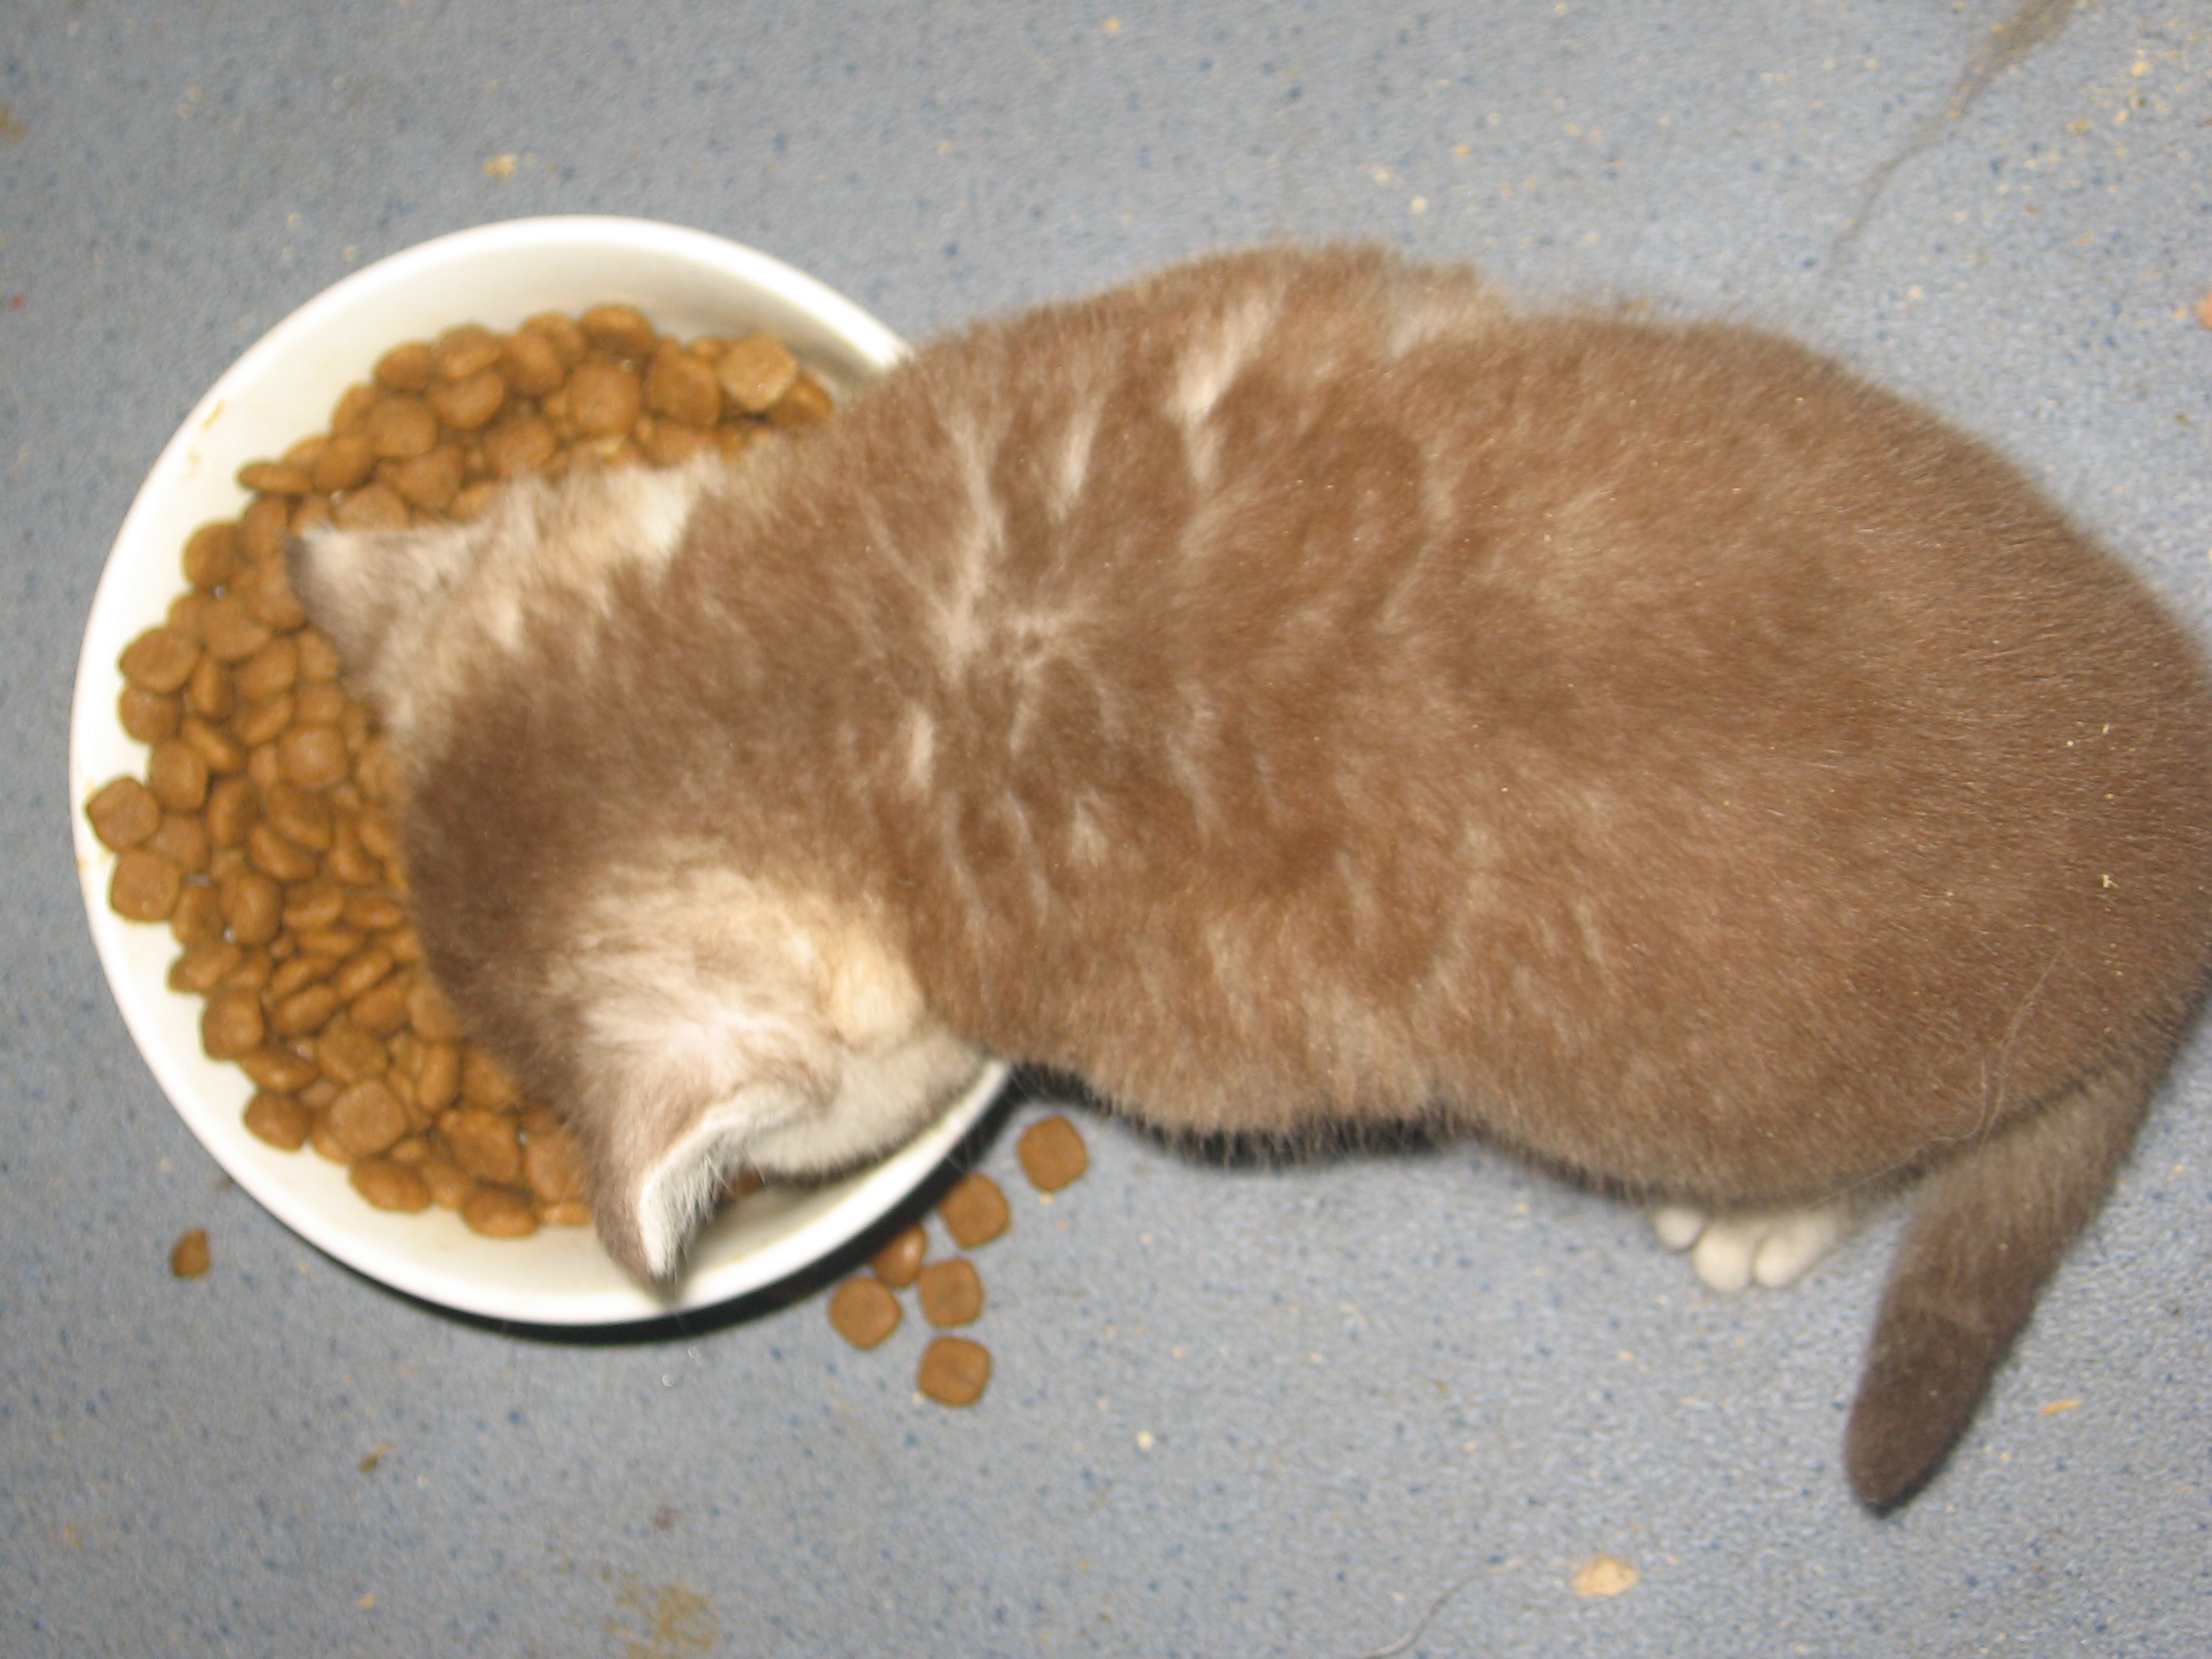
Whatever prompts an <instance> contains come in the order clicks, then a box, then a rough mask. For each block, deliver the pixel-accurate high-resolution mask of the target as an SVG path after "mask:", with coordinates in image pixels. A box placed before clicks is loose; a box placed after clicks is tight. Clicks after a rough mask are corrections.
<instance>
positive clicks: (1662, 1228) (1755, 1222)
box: [1651, 1203, 1852, 1296]
mask: <svg viewBox="0 0 2212 1659" xmlns="http://www.w3.org/2000/svg"><path fill="white" fill-rule="evenodd" d="M1851 1220H1852V1211H1851V1208H1850V1206H1848V1205H1846V1204H1840V1203H1836V1204H1820V1205H1814V1206H1811V1207H1808V1208H1805V1209H1788V1210H1766V1211H1739V1212H1737V1213H1735V1214H1730V1215H1712V1214H1708V1213H1707V1212H1706V1211H1704V1210H1701V1209H1694V1208H1692V1207H1691V1206H1690V1205H1688V1204H1661V1205H1659V1206H1657V1207H1656V1208H1654V1209H1653V1210H1652V1211H1651V1230H1652V1232H1654V1233H1656V1234H1657V1235H1659V1242H1660V1243H1662V1244H1664V1245H1665V1246H1666V1247H1667V1248H1668V1249H1670V1250H1677V1251H1679V1250H1688V1251H1689V1252H1690V1264H1691V1266H1693V1267H1694V1268H1696V1269H1697V1276H1698V1277H1699V1278H1701V1279H1703V1280H1704V1281H1705V1282H1706V1283H1707V1284H1708V1285H1709V1286H1711V1287H1712V1288H1713V1289H1714V1290H1717V1291H1719V1292H1721V1293H1722V1294H1723V1295H1729V1296H1732V1295H1734V1294H1735V1293H1736V1292H1737V1291H1739V1290H1742V1289H1744V1288H1745V1287H1746V1286H1747V1285H1750V1284H1751V1282H1752V1281H1754V1280H1756V1281H1757V1282H1758V1283H1760V1284H1763V1285H1766V1286H1768V1287H1769V1288H1770V1289H1777V1290H1778V1289H1780V1288H1781V1287H1782V1286H1784V1285H1786V1284H1794V1283H1795V1282H1796V1281H1797V1280H1798V1279H1799V1278H1801V1277H1802V1276H1803V1275H1804V1274H1805V1272H1807V1270H1809V1269H1810V1268H1811V1267H1812V1266H1813V1264H1814V1263H1815V1262H1818V1261H1819V1260H1820V1259H1821V1258H1822V1257H1823V1256H1825V1255H1826V1254H1827V1253H1828V1252H1829V1251H1830V1250H1832V1249H1834V1248H1835V1247H1836V1245H1837V1244H1839V1243H1841V1242H1842V1240H1843V1238H1844V1237H1845V1235H1848V1234H1849V1233H1850V1231H1851Z"/></svg>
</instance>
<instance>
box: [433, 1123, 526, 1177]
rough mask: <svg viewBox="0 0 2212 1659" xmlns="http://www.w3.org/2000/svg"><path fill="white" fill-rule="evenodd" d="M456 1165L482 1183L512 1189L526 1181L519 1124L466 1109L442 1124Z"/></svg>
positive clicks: (443, 1133) (448, 1147)
mask: <svg viewBox="0 0 2212 1659" xmlns="http://www.w3.org/2000/svg"><path fill="white" fill-rule="evenodd" d="M438 1133H439V1134H441V1135H443V1136H444V1137H445V1143H446V1150H447V1151H448V1152H450V1153H452V1154H453V1161H455V1162H456V1163H458V1164H460V1165H461V1167H462V1168H463V1169H465V1170H467V1171H468V1172H469V1174H471V1175H473V1176H475V1177H476V1178H477V1179H478V1180H479V1181H497V1182H499V1183H500V1184H502V1185H505V1186H512V1185H514V1184H515V1183H517V1182H519V1181H520V1180H521V1179H522V1178H523V1172H522V1142H521V1141H520V1140H519V1139H518V1138H517V1136H516V1133H515V1121H514V1120H513V1119H512V1118H509V1117H507V1116H506V1115H504V1114H503V1113H499V1112H487V1111H484V1110H482V1109H480V1108H477V1107H472V1106H471V1107H463V1108H461V1110H460V1111H458V1112H448V1113H447V1114H446V1115H445V1116H444V1117H443V1118H441V1119H439V1120H438Z"/></svg>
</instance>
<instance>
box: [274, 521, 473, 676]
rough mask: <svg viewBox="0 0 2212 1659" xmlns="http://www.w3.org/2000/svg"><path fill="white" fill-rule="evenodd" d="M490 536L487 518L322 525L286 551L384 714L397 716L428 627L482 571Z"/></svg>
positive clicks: (298, 586)
mask: <svg viewBox="0 0 2212 1659" xmlns="http://www.w3.org/2000/svg"><path fill="white" fill-rule="evenodd" d="M483 536H484V530H483V528H482V526H481V521H480V522H479V523H477V524H458V525H435V526H428V527H425V528H423V529H419V530H340V529H338V528H337V527H336V526H334V525H322V526H318V527H317V528H315V529H313V530H311V531H309V532H308V533H307V534H306V535H300V536H295V537H294V538H293V539H292V541H291V543H290V545H289V546H288V548H287V549H286V551H285V559H286V563H287V565H288V567H289V573H290V575H291V578H292V590H293V591H294V592H295V593H297V594H298V595H299V596H300V603H301V605H302V606H303V607H305V608H306V610H307V613H308V617H309V619H310V620H311V621H313V623H314V625H315V626H316V627H317V628H319V629H321V630H322V632H323V633H325V634H327V635H328V636H329V637H330V641H331V643H332V644H333V645H336V646H337V647H338V655H339V658H340V660H341V661H343V662H344V664H345V666H346V673H347V677H348V679H349V680H350V682H352V683H353V684H354V685H355V686H357V687H358V688H359V689H360V690H361V691H362V692H364V693H365V694H366V695H367V696H368V697H369V699H370V701H371V702H373V703H375V704H376V705H377V707H378V711H379V712H380V713H382V714H386V715H388V714H389V713H390V712H391V711H390V703H391V700H392V697H393V695H394V694H395V692H396V690H397V688H398V687H399V686H400V685H401V684H402V683H403V682H404V681H405V678H406V672H407V661H408V659H409V658H410V657H411V656H412V654H413V650H414V645H415V643H416V641H417V640H418V639H419V638H420V637H421V627H420V624H421V622H422V621H423V619H424V617H425V616H426V615H427V614H428V613H429V611H431V610H432V609H433V608H435V606H436V603H437V602H438V600H439V599H440V598H442V597H443V595H444V594H445V593H446V592H447V591H448V590H450V589H451V588H452V587H453V586H454V584H455V583H457V582H458V581H460V580H461V577H462V576H464V575H466V574H467V573H468V571H471V570H472V569H474V568H475V565H476V560H477V557H478V553H479V551H480V549H481V546H482V542H483Z"/></svg>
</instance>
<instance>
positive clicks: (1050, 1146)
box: [1014, 1113, 1090, 1193]
mask: <svg viewBox="0 0 2212 1659" xmlns="http://www.w3.org/2000/svg"><path fill="white" fill-rule="evenodd" d="M1014 1156H1015V1157H1016V1158H1018V1159H1020V1160H1021V1172H1022V1173H1023V1174H1024V1175H1026V1176H1028V1177H1029V1182H1030V1185H1031V1186H1033V1187H1035V1188H1036V1189H1037V1190H1038V1191H1039V1192H1040V1193H1056V1192H1058V1191H1059V1190H1060V1189H1061V1188H1062V1187H1064V1186H1066V1185H1067V1184H1068V1183H1069V1182H1071V1181H1073V1180H1075V1179H1076V1178H1077V1177H1078V1176H1080V1175H1081V1174H1082V1173H1083V1172H1084V1171H1085V1170H1086V1169H1088V1168H1089V1167H1090V1154H1089V1153H1088V1152H1087V1151H1086V1150H1085V1149H1084V1145H1083V1136H1082V1135H1081V1134H1079V1133H1077V1132H1076V1126H1075V1125H1074V1124H1071V1123H1069V1122H1068V1121H1067V1119H1065V1118H1063V1117H1060V1116H1059V1115H1058V1114H1056V1113H1055V1114H1054V1115H1053V1116H1051V1117H1050V1118H1040V1119H1038V1120H1037V1122H1035V1123H1034V1124H1030V1125H1029V1127H1028V1128H1026V1129H1024V1130H1023V1131H1022V1133H1021V1140H1020V1142H1019V1143H1018V1144H1017V1145H1016V1146H1015V1147H1014Z"/></svg>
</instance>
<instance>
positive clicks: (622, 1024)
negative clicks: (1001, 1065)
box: [548, 848, 983, 1281]
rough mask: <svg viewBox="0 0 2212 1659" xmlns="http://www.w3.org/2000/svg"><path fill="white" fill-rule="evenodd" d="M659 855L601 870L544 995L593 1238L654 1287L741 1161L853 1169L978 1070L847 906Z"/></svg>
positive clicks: (909, 1130) (970, 1051)
mask: <svg viewBox="0 0 2212 1659" xmlns="http://www.w3.org/2000/svg"><path fill="white" fill-rule="evenodd" d="M663 850H665V851H666V852H667V854H668V858H667V863H666V865H665V866H658V867H655V866H652V865H650V864H641V865H639V866H632V867H630V868H628V869H626V870H624V871H622V872H620V873H618V874H616V875H613V876H610V877H609V878H608V880H607V882H606V886H605V890H604V892H603V894H602V896H601V897H600V899H599V900H598V901H597V902H596V903H594V904H593V905H592V906H591V907H590V909H589V910H588V911H587V913H586V915H585V917H584V918H583V925H582V926H581V927H580V928H579V929H578V932H577V935H576V939H575V949H574V951H573V953H572V954H571V956H569V957H568V958H567V959H566V960H565V961H564V963H563V964H562V966H561V968H560V970H559V972H558V974H557V976H556V982H555V983H553V984H552V985H550V986H549V987H548V989H549V991H550V992H551V994H552V1001H553V1002H554V1003H555V1004H557V1005H558V1006H560V1007H562V1008H564V1009H566V1010H568V1011H570V1013H569V1014H567V1015H566V1016H565V1021H564V1022H565V1024H566V1025H567V1027H568V1030H569V1032H570V1033H571V1036H572V1038H573V1040H574V1042H575V1045H576V1052H577V1057H578V1060H579V1062H580V1063H579V1066H578V1075H577V1078H576V1086H577V1087H576V1097H575V1099H574V1101H573V1102H572V1108H573V1110H574V1111H575V1112H576V1113H577V1114H578V1116H579V1119H580V1122H579V1127H581V1128H582V1129H583V1130H584V1134H583V1136H582V1138H583V1141H584V1144H585V1147H586V1150H587V1152H588V1154H589V1156H590V1159H591V1163H592V1187H593V1207H594V1209H595V1211H596V1213H597V1216H598V1220H599V1229H600V1235H601V1236H602V1237H603V1238H604V1239H605V1240H606V1243H607V1247H608V1251H609V1253H611V1254H612V1255H613V1256H614V1258H615V1259H616V1260H617V1261H619V1262H621V1263H622V1264H623V1266H625V1267H626V1268H628V1269H629V1270H630V1271H631V1272H634V1273H636V1274H638V1275H639V1276H640V1277H641V1278H645V1279H649V1280H655V1281H661V1280H666V1279H668V1278H671V1277H673V1276H674V1275H675V1274H676V1272H678V1270H679V1268H680V1266H681V1262H682V1251H683V1246H684V1244H685V1242H686V1241H687V1240H688V1239H689V1237H690V1235H691V1234H692V1233H693V1232H694V1231H695V1230H696V1228H697V1227H698V1225H699V1223H700V1222H701V1221H702V1220H703V1219H705V1217H706V1215H707V1212H708V1210H709V1209H710V1208H711V1206H712V1204H713V1200H714V1196H715V1192H716V1189H717V1188H718V1187H719V1184H720V1181H721V1178H722V1176H723V1175H724V1174H725V1173H726V1172H728V1171H729V1170H730V1169H731V1168H732V1167H733V1166H735V1165H736V1164H737V1163H738V1162H739V1161H743V1163H744V1164H745V1165H746V1166H747V1167H749V1168H751V1169H753V1170H755V1171H756V1172H758V1173H759V1174H762V1175H764V1176H768V1177H770V1178H774V1177H776V1176H780V1175H781V1176H801V1177H807V1176H818V1175H826V1174H831V1173H834V1172H836V1171H838V1170H841V1169H846V1168H850V1167H852V1166H853V1165H855V1164H858V1163H860V1162H862V1161H866V1160H867V1159H869V1158H873V1157H875V1156H877V1155H878V1154H881V1153H883V1152H886V1151H889V1150H890V1149H892V1148H893V1147H896V1146H898V1145H900V1144H902V1143H903V1142H904V1141H905V1140H907V1139H908V1138H910V1137H911V1136H912V1135H914V1134H915V1133H917V1132H918V1131H919V1130H920V1129H921V1128H922V1127H923V1126H924V1125H926V1124H928V1123H929V1122H930V1121H931V1120H932V1119H933V1118H935V1117H936V1116H937V1114H938V1113H940V1111H942V1110H943V1109H944V1107H945V1106H946V1105H947V1104H948V1103H949V1102H950V1101H951V1100H952V1099H953V1097H954V1096H955V1095H957V1094H958V1092H959V1091H960V1090H961V1089H962V1088H965V1087H966V1086H967V1085H968V1083H969V1082H970V1081H971V1080H972V1079H973V1078H974V1077H975V1075H976V1072H977V1068H978V1067H980V1066H981V1064H982V1063H983V1056H982V1055H981V1054H980V1052H979V1051H977V1050H976V1049H974V1048H973V1047H971V1046H970V1045H968V1044H966V1043H963V1042H961V1041H959V1040H958V1039H957V1038H955V1037H953V1036H952V1035H951V1034H950V1033H949V1032H948V1031H946V1030H945V1029H944V1027H943V1025H942V1024H941V1023H940V1021H939V1020H938V1019H937V1018H936V1017H935V1016H934V1015H933V1014H931V1013H930V1012H929V1010H928V1008H927V1007H926V1005H925V1004H924V1003H923V1001H922V998H921V992H920V989H919V987H918V986H917V985H916V984H915V983H914V979H913V976H912V974H911V973H910V971H909V970H908V969H907V968H906V966H905V964H904V962H903V960H901V959H900V958H899V957H897V956H896V955H894V954H892V953H891V952H890V951H889V950H888V949H887V948H886V946H885V944H884V942H883V940H881V939H880V938H879V937H878V936H877V935H876V934H875V933H874V932H873V931H872V930H870V929H869V928H868V927H867V926H866V925H865V924H864V923H863V922H862V921H860V920H859V919H858V918H856V916H855V915H854V914H852V913H851V912H849V911H846V910H843V909H841V908H839V907H837V906H835V905H833V904H832V903H830V901H828V900H827V899H826V898H824V897H823V896H821V895H819V894H811V893H794V892H783V891H778V890H775V889H771V888H768V887H765V886H763V885H761V884H759V883H757V882H755V881H753V880H750V879H749V878H747V877H745V876H743V875H740V874H737V873H736V872H734V871H731V870H728V869H724V868H720V867H718V866H714V865H712V864H710V863H707V862H705V860H704V859H702V858H701V857H700V856H699V850H698V849H693V848H668V849H663Z"/></svg>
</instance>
